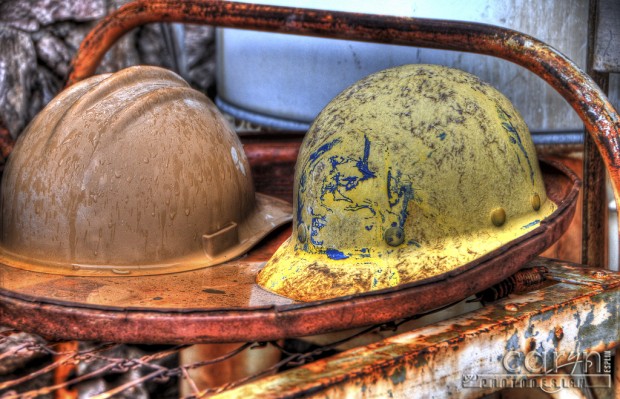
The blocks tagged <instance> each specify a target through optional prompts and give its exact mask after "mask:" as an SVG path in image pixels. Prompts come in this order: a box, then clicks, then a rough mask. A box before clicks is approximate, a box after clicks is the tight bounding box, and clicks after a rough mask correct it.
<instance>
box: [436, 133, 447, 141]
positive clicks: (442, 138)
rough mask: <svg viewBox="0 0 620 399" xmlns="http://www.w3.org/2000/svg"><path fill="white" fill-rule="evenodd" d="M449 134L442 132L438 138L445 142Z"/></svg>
mask: <svg viewBox="0 0 620 399" xmlns="http://www.w3.org/2000/svg"><path fill="white" fill-rule="evenodd" d="M446 136H447V134H446V133H445V132H441V133H439V134H438V135H437V137H439V140H441V141H444V140H445V139H446Z"/></svg>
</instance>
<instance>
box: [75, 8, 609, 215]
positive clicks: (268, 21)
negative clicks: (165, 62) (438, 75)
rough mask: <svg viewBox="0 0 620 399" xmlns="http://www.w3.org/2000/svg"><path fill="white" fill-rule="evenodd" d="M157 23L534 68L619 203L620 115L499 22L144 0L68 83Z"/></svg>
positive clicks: (552, 53) (572, 71) (86, 55)
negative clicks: (579, 126)
mask: <svg viewBox="0 0 620 399" xmlns="http://www.w3.org/2000/svg"><path fill="white" fill-rule="evenodd" d="M151 22H185V23H199V24H208V25H216V26H222V27H232V28H243V29H253V30H263V31H272V32H279V33H291V34H301V35H310V36H322V37H332V38H339V39H348V40H357V41H369V42H378V43H391V44H401V45H409V46H418V47H429V48H437V49H444V50H456V51H466V52H474V53H479V54H486V55H491V56H495V57H499V58H503V59H505V60H508V61H512V62H514V63H516V64H518V65H520V66H522V67H524V68H527V69H528V70H530V71H532V72H533V73H535V74H536V75H538V76H539V77H541V78H542V79H544V80H545V81H546V82H547V83H548V84H549V85H551V86H552V87H553V88H554V89H555V90H556V91H558V92H559V93H560V94H561V95H562V96H563V97H564V99H565V100H566V101H568V103H569V104H570V105H571V106H572V107H573V109H574V110H575V111H576V112H577V114H578V115H579V117H580V118H581V119H582V121H583V122H584V124H585V126H586V129H587V131H588V133H589V134H590V135H591V136H592V137H593V139H594V141H595V143H596V145H597V147H598V150H599V152H600V153H601V155H602V157H603V160H604V161H605V165H606V167H607V170H608V172H609V175H610V178H611V180H612V182H613V186H614V195H615V197H616V201H617V202H618V203H620V195H619V194H620V193H619V191H618V189H619V188H620V118H619V117H618V113H617V112H616V110H615V109H614V108H613V107H612V105H611V104H610V103H609V101H608V100H607V98H606V96H605V94H604V93H603V92H602V91H601V90H600V89H599V87H598V86H597V85H596V83H594V81H593V80H592V79H591V78H590V77H589V76H588V75H587V74H585V73H584V72H583V71H581V70H580V68H579V67H578V66H577V65H575V64H574V63H573V62H572V61H570V60H569V59H568V58H566V57H565V56H564V55H562V54H561V53H560V52H558V51H557V50H555V49H553V48H552V47H550V46H548V45H547V44H545V43H543V42H541V41H539V40H537V39H535V38H533V37H531V36H528V35H525V34H522V33H519V32H516V31H513V30H509V29H504V28H500V27H496V26H491V25H485V24H477V23H466V22H456V21H441V20H429V19H416V18H401V17H390V16H379V15H368V14H355V13H344V12H330V11H319V10H306V9H296V8H288V7H273V6H264V5H252V4H244V3H232V2H226V1H219V0H188V1H187V0H186V1H183V0H154V1H150V0H138V1H134V2H132V3H129V4H127V5H125V6H123V7H121V8H119V9H118V10H117V11H115V12H114V13H112V14H110V15H109V16H108V17H106V18H105V19H104V20H103V21H101V22H100V23H99V24H98V25H97V26H96V27H95V28H94V29H93V30H92V31H91V32H90V34H89V35H88V36H87V37H86V38H85V39H84V41H83V42H82V45H81V46H80V49H79V50H78V53H77V55H76V57H75V59H74V62H73V65H72V68H73V69H72V73H71V75H70V77H69V83H68V84H71V83H74V82H76V81H79V80H81V79H84V78H86V77H88V76H90V75H92V74H93V73H94V72H95V69H96V67H97V65H98V64H99V62H100V61H101V59H102V57H103V55H104V54H105V53H106V51H107V50H108V49H109V48H110V47H111V46H112V45H113V44H114V42H115V41H116V40H117V39H119V38H120V37H121V36H122V35H124V34H125V33H126V32H128V31H129V30H131V29H133V28H135V27H137V26H140V25H144V24H147V23H151Z"/></svg>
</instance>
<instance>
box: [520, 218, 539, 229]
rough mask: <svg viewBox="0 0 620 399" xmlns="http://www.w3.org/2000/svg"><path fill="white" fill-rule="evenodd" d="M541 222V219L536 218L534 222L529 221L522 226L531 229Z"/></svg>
mask: <svg viewBox="0 0 620 399" xmlns="http://www.w3.org/2000/svg"><path fill="white" fill-rule="evenodd" d="M539 223H540V219H536V220H534V221H533V222H529V223H528V224H526V225H525V226H523V227H521V228H522V229H529V228H530V227H532V226H536V225H537V224H539Z"/></svg>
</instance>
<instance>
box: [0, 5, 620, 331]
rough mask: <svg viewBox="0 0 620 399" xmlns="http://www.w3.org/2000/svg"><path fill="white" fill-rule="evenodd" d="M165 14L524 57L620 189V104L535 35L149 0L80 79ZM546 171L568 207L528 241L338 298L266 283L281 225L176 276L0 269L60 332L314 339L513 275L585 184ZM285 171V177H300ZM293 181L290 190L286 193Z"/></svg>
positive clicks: (14, 318) (34, 317)
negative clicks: (619, 108)
mask: <svg viewBox="0 0 620 399" xmlns="http://www.w3.org/2000/svg"><path fill="white" fill-rule="evenodd" d="M156 21H166V22H187V23H203V24H212V25H218V26H227V27H236V28H246V29H257V30H268V31H276V32H282V33H296V34H306V35H316V36H326V37H337V38H344V39H351V40H362V41H375V42H383V43H392V44H401V45H415V46H423V47H433V48H442V49H449V50H459V51H470V52H478V53H481V54H487V55H492V56H496V57H501V58H504V59H507V60H510V61H513V62H515V63H517V64H519V65H521V66H523V67H525V68H527V69H529V70H530V71H532V72H534V73H536V74H537V75H538V76H540V77H541V78H543V79H545V80H546V81H547V82H548V83H549V84H550V85H552V86H553V87H554V88H555V89H556V90H557V91H558V92H559V93H560V94H562V95H563V96H564V98H565V99H566V100H567V101H568V102H569V103H570V104H571V105H572V106H573V108H574V109H575V111H576V112H577V113H578V114H579V116H580V117H581V119H582V120H583V121H584V123H585V124H586V127H587V130H588V132H589V133H590V134H591V136H592V137H593V138H594V140H595V142H596V145H597V147H598V149H599V151H600V152H601V154H602V155H603V159H604V161H605V163H606V166H607V167H608V170H609V173H610V177H611V179H612V181H613V182H614V183H615V187H620V168H618V166H620V118H619V117H618V115H617V113H616V111H615V110H614V109H613V107H612V106H611V105H610V104H609V102H608V101H607V100H606V98H605V96H604V95H603V94H602V92H601V91H600V89H599V88H598V87H597V86H596V85H595V84H594V82H593V81H592V80H591V79H590V78H589V77H588V76H587V75H586V74H584V73H583V72H582V71H580V70H579V68H578V67H576V66H575V65H574V64H573V63H572V62H571V61H570V60H568V59H566V58H565V57H564V56H563V55H562V54H560V53H558V52H557V51H555V50H554V49H552V48H551V47H549V46H547V45H545V44H544V43H541V42H539V41H537V40H536V39H534V38H532V37H529V36H527V35H523V34H520V33H518V32H514V31H510V30H507V29H502V28H498V27H493V26H488V25H482V24H468V23H461V22H454V21H431V20H423V19H412V18H396V17H385V16H374V15H373V16H368V15H360V14H350V13H337V12H326V11H317V10H301V9H292V8H285V7H270V6H258V5H249V4H243V3H230V2H225V1H215V0H202V1H188V2H179V1H173V0H157V1H146V0H144V1H142V0H141V1H136V2H133V3H130V4H128V5H126V6H124V7H122V8H121V9H119V10H118V11H117V12H115V13H113V14H112V15H110V16H109V17H108V18H106V19H105V20H104V21H102V22H101V23H100V24H99V25H98V26H97V27H96V28H95V29H94V30H93V31H92V32H91V34H89V36H88V37H87V38H86V39H85V41H84V42H83V44H82V46H81V48H80V51H79V53H78V55H77V57H76V59H75V61H74V64H73V73H72V75H71V77H70V82H74V81H77V80H80V79H83V78H85V77H87V76H90V75H91V74H92V73H93V72H94V70H95V68H96V66H97V65H98V63H99V61H100V59H101V58H102V57H103V55H104V54H105V52H106V51H107V49H108V48H109V47H110V46H111V45H112V44H113V43H114V42H115V41H116V40H117V39H118V38H119V37H120V36H122V35H123V34H124V33H125V32H127V31H128V30H130V29H132V28H133V27H136V26H138V25H142V24H145V23H150V22H156ZM252 145H253V146H254V147H255V148H254V149H255V150H256V151H258V152H257V153H256V154H258V153H260V154H267V153H270V152H271V153H272V155H273V151H274V149H273V148H269V147H268V145H269V144H267V146H266V147H261V144H260V143H254V144H252ZM251 147H252V146H251V145H248V146H247V147H246V150H247V151H248V158H249V159H250V161H251V162H252V163H253V167H254V168H255V169H256V168H257V165H259V164H261V162H263V166H265V165H269V163H268V162H265V159H266V158H262V157H261V156H260V155H258V156H257V155H256V154H254V155H253V153H252V149H251ZM287 148H288V149H287V150H283V151H284V153H286V154H289V155H290V154H292V153H295V150H294V149H291V148H293V147H287ZM275 164H276V165H277V162H276V163H275ZM267 169H269V167H268V166H267ZM542 169H543V175H544V178H545V183H546V185H547V190H548V197H549V198H551V199H552V200H554V201H555V202H556V203H558V205H559V207H558V210H557V211H556V212H555V213H554V214H553V215H552V216H551V217H550V218H549V219H548V220H546V221H545V222H543V223H541V225H540V227H539V228H537V229H536V230H533V231H532V232H530V233H528V234H527V235H525V236H523V237H521V238H520V239H518V240H515V241H513V242H511V243H510V244H509V245H507V246H504V247H502V248H501V249H499V250H497V251H494V252H492V253H490V254H488V255H487V256H485V257H483V258H480V259H478V260H477V261H475V262H472V263H470V264H467V265H464V266H462V267H460V268H458V269H456V270H454V271H452V272H451V273H449V274H445V275H441V276H437V277H435V278H432V279H427V280H423V281H419V282H416V283H412V284H408V285H403V286H399V287H396V288H392V289H387V290H382V291H375V292H371V293H365V294H358V295H353V296H347V297H341V298H336V299H332V300H328V301H320V302H310V303H294V302H292V301H290V300H288V299H285V298H282V297H279V296H276V295H274V294H270V293H268V292H266V291H263V290H262V289H260V288H259V287H258V286H256V285H255V283H254V277H255V275H256V273H257V271H258V270H259V269H260V267H262V265H263V264H264V261H265V260H266V259H267V258H268V257H269V255H270V254H271V253H272V252H273V251H274V250H275V248H276V247H277V246H278V245H279V243H280V242H281V241H282V240H284V239H285V238H286V237H287V236H288V235H289V232H288V231H287V230H279V231H277V232H275V233H274V234H272V235H271V236H270V237H269V238H268V239H267V240H265V241H263V243H262V244H261V245H260V246H259V247H257V248H255V249H254V250H253V251H252V252H251V253H249V254H248V255H247V256H246V257H244V258H241V259H238V260H235V261H233V262H229V263H227V264H224V265H220V266H216V267H211V268H206V269H203V270H198V271H192V272H186V273H180V274H177V275H169V276H151V277H125V278H123V279H122V282H121V280H120V279H118V278H107V279H106V278H98V279H93V278H87V277H62V276H53V275H46V274H40V273H33V272H26V271H22V270H17V269H12V268H9V267H7V266H2V265H0V322H1V323H4V324H7V325H10V326H14V327H17V328H20V329H23V330H26V331H31V332H35V333H38V334H41V335H43V336H46V337H49V338H52V339H79V340H97V341H107V340H111V341H115V342H140V343H197V342H235V341H266V340H274V339H278V338H283V337H293V336H307V335H312V334H318V333H323V332H328V331H335V330H342V329H347V328H352V327H357V326H362V325H368V324H378V323H384V322H387V321H392V320H395V319H399V318H402V317H406V316H410V315H413V314H417V313H422V312H426V311H429V310H432V309H434V308H438V307H441V306H443V305H446V304H449V303H452V302H454V301H457V300H461V299H463V298H465V297H466V296H468V295H471V294H473V293H475V292H478V291H481V290H482V289H484V288H486V287H489V286H491V285H493V284H495V283H498V282H499V281H501V280H503V279H505V278H506V277H508V276H510V275H512V274H513V273H515V272H516V271H517V270H519V269H520V268H521V267H523V266H524V265H525V264H526V262H527V261H528V260H531V259H532V258H533V257H534V256H535V255H536V254H538V253H540V252H541V251H543V250H544V249H545V248H546V247H547V246H549V245H550V244H551V243H552V242H554V241H555V240H556V239H557V238H558V237H559V236H560V235H561V234H562V232H563V231H564V230H565V228H566V227H567V226H568V224H569V222H570V219H571V217H572V214H573V212H574V205H575V200H576V197H577V191H578V187H579V182H578V180H577V179H576V177H575V176H574V174H572V173H571V172H570V171H568V170H566V169H564V168H563V167H561V166H557V165H552V164H545V165H543V167H542ZM263 172H264V171H263ZM254 173H255V176H257V173H256V171H254ZM258 175H259V177H258V178H257V182H258V187H257V189H258V191H261V189H264V187H261V184H265V183H266V184H267V186H269V184H268V182H269V180H267V179H265V180H261V179H262V178H261V177H260V173H258ZM264 176H266V175H263V178H264ZM282 176H283V177H282V179H285V178H290V177H289V176H292V174H289V175H282ZM270 180H271V181H274V180H275V181H278V182H281V181H283V180H279V179H277V178H276V179H274V178H273V177H272V178H271V179H270ZM261 182H262V183H261ZM278 184H279V183H278ZM285 186H286V185H284V186H282V187H280V189H282V190H283V191H282V193H284V192H285V191H286V190H287V188H286V187H285ZM263 191H268V190H263ZM616 196H617V197H618V192H616Z"/></svg>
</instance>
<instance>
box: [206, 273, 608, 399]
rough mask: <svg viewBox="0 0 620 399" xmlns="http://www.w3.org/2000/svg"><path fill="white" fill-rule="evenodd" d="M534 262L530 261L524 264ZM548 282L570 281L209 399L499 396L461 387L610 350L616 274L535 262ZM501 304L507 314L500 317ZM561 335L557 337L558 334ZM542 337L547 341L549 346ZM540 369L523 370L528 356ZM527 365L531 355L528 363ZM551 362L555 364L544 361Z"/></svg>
mask: <svg viewBox="0 0 620 399" xmlns="http://www.w3.org/2000/svg"><path fill="white" fill-rule="evenodd" d="M533 263H536V262H533ZM545 264H546V265H547V267H549V269H550V275H551V276H553V277H554V278H556V277H557V278H558V279H565V280H572V281H573V283H568V282H566V283H564V282H562V283H557V284H554V285H550V286H547V287H544V288H541V289H539V290H537V291H533V292H529V293H524V294H519V295H511V296H510V297H508V298H505V299H503V300H500V301H497V302H495V303H492V304H491V305H489V306H486V307H484V308H482V309H479V310H475V311H473V312H470V313H466V314H464V315H462V316H459V317H456V318H452V319H448V320H444V321H441V322H438V323H435V324H432V325H430V326H427V327H422V328H419V329H416V330H412V331H408V332H405V333H402V334H400V335H396V336H393V337H390V338H386V339H384V340H382V341H379V342H376V343H373V344H371V345H368V346H362V347H357V348H354V349H350V350H348V351H346V352H343V353H341V354H338V355H335V356H332V357H330V358H327V359H323V360H319V361H316V362H313V363H310V364H308V365H304V366H300V367H298V368H295V369H292V370H289V371H286V372H283V373H280V374H277V375H274V376H271V377H266V378H263V379H262V380H258V381H256V382H253V383H249V384H247V385H244V386H241V387H239V388H236V389H233V390H230V391H228V392H225V393H222V394H220V395H216V396H215V397H217V398H245V397H268V398H272V399H284V398H293V397H313V398H314V397H316V398H323V397H325V398H330V399H336V398H352V397H354V398H384V397H395V398H409V397H416V398H439V397H441V398H444V397H451V398H478V397H481V396H483V395H485V394H490V393H492V392H494V391H497V390H499V389H500V388H493V387H484V388H483V387H478V388H473V387H472V388H464V387H463V384H470V385H471V384H474V386H475V383H476V378H478V376H482V375H494V374H496V375H497V374H500V375H514V376H515V377H517V378H524V379H528V378H530V379H531V378H535V377H537V376H539V375H540V374H541V373H542V371H541V370H545V369H546V370H552V369H553V367H554V362H557V364H560V365H561V364H566V363H567V362H570V361H574V360H575V358H576V357H577V356H580V359H582V360H583V359H584V351H585V352H586V353H592V354H593V358H592V359H594V357H596V355H595V354H594V352H595V351H596V352H599V353H602V352H603V351H605V350H611V349H613V348H614V347H615V346H617V345H618V344H620V274H618V273H608V274H607V275H606V276H607V278H606V279H605V278H602V279H598V280H595V279H592V278H591V275H590V273H591V270H592V269H587V268H584V267H581V266H576V265H570V264H566V263H555V264H553V263H551V262H545ZM507 305H512V306H514V307H515V308H516V309H517V310H516V311H507V310H506V309H505V307H506V306H507ZM558 326H561V329H558ZM549 337H553V338H551V339H549ZM532 351H534V352H536V355H535V356H536V359H538V360H540V361H541V362H540V363H536V362H532V364H530V365H529V366H528V367H529V369H528V368H527V367H526V363H525V359H526V356H527V355H528V353H530V352H532ZM529 356H530V357H532V356H533V355H529ZM554 356H555V359H554Z"/></svg>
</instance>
